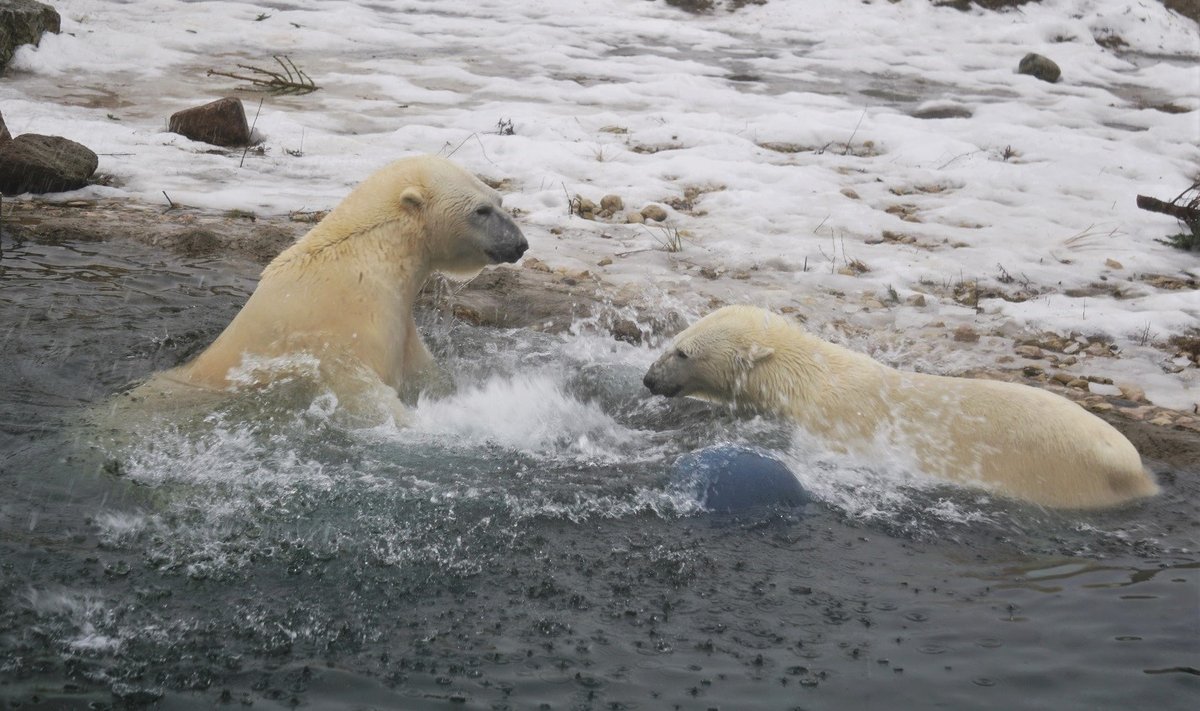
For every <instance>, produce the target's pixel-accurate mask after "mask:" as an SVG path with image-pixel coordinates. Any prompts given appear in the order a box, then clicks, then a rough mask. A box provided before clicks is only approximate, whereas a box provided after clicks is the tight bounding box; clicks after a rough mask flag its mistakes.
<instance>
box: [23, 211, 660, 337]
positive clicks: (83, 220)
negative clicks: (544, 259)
mask: <svg viewBox="0 0 1200 711" xmlns="http://www.w3.org/2000/svg"><path fill="white" fill-rule="evenodd" d="M310 222H311V221H310V220H307V219H303V220H296V219H294V218H293V217H292V216H255V217H254V219H253V220H250V219H246V218H245V216H244V215H231V214H229V213H224V214H216V213H211V212H206V211H201V210H190V209H184V208H176V209H166V208H164V207H155V206H146V205H141V204H138V203H135V202H131V201H128V200H73V201H70V202H66V203H53V202H43V201H40V200H5V201H4V203H3V212H2V213H0V228H3V230H4V231H5V232H7V233H9V234H11V235H12V236H13V237H14V238H16V239H30V240H37V241H39V242H56V241H62V242H67V241H71V242H108V241H114V240H131V241H134V242H139V243H142V244H147V245H150V246H153V247H158V248H161V249H165V250H169V251H171V252H174V253H176V254H179V255H180V256H181V257H183V258H198V257H205V256H211V255H216V254H222V255H229V256H236V257H242V258H245V259H248V260H250V261H252V262H255V263H257V264H263V265H265V264H266V263H267V262H269V261H271V260H272V259H274V258H275V256H276V255H277V254H279V253H280V252H281V251H283V250H284V249H285V248H287V247H288V246H289V245H290V244H292V243H293V242H295V241H296V240H297V239H298V238H299V237H300V236H302V235H303V234H304V233H305V232H307V231H308V230H309V229H310V228H311V227H312V225H311V224H309V223H310ZM636 297H637V295H636V294H629V293H625V292H621V291H618V290H616V289H614V288H612V287H611V286H609V285H606V284H604V283H603V282H601V281H600V280H599V279H597V278H596V277H595V276H593V275H591V274H590V273H588V272H568V271H562V270H560V271H553V270H550V269H549V268H547V267H545V266H544V265H542V264H541V263H540V262H539V261H537V260H532V261H530V262H529V267H528V268H525V267H520V266H512V267H510V266H500V267H493V268H491V269H487V270H484V271H483V272H482V273H481V274H480V275H479V276H477V277H476V278H474V279H472V280H470V281H467V282H465V283H458V282H452V281H450V280H447V279H444V278H441V277H435V278H433V279H430V281H429V283H428V284H427V285H426V287H425V289H424V290H423V291H422V293H421V297H420V301H419V305H420V306H422V307H425V308H432V309H436V310H438V311H440V312H442V313H443V314H446V315H449V316H453V317H454V318H457V319H459V320H462V321H465V322H467V323H471V324H474V325H479V326H494V327H497V328H528V329H532V330H537V331H545V332H551V333H558V332H562V331H565V330H567V329H568V328H570V327H571V325H572V324H573V323H575V322H576V321H577V320H579V319H591V322H592V323H593V324H594V325H595V327H596V328H597V329H599V330H603V331H607V332H609V333H611V334H612V335H613V337H614V338H619V339H621V340H634V339H635V338H636V339H637V340H641V339H642V338H646V339H650V338H651V337H652V336H654V335H655V334H657V333H660V332H670V333H674V332H675V331H678V330H680V329H681V328H682V322H681V321H680V320H679V317H678V316H677V315H675V314H671V313H668V314H665V315H664V314H661V313H658V312H657V311H655V312H651V310H650V309H649V308H647V307H646V306H645V305H644V304H641V303H639V302H638V301H637V298H636ZM631 318H632V319H633V320H632V321H631V320H630V319H631ZM630 323H636V324H637V328H636V330H637V331H638V333H639V334H640V335H638V336H636V337H635V336H634V334H633V331H631V329H630Z"/></svg>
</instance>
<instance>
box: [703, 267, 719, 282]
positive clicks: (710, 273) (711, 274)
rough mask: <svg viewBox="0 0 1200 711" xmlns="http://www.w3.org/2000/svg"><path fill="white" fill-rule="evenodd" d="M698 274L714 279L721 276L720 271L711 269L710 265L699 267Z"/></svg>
mask: <svg viewBox="0 0 1200 711" xmlns="http://www.w3.org/2000/svg"><path fill="white" fill-rule="evenodd" d="M700 276H702V277H704V278H705V279H716V278H717V277H719V276H721V272H719V271H717V270H716V269H713V268H712V267H700Z"/></svg>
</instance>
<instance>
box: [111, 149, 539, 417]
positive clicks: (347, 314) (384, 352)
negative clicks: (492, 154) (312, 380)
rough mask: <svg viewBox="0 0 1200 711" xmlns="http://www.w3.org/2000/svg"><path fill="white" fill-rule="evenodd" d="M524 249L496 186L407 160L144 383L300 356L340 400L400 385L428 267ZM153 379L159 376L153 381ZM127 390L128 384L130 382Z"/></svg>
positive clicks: (232, 375) (206, 385) (423, 160)
mask: <svg viewBox="0 0 1200 711" xmlns="http://www.w3.org/2000/svg"><path fill="white" fill-rule="evenodd" d="M527 248H528V244H527V243H526V241H525V237H524V236H523V235H522V234H521V230H520V229H518V227H517V225H516V224H515V223H514V222H513V220H512V218H511V217H509V215H508V214H507V213H506V212H505V211H504V209H502V208H501V206H500V196H499V195H498V194H497V193H496V191H495V190H492V189H491V188H489V187H487V186H486V185H484V184H483V183H482V182H480V181H479V180H478V179H476V178H475V177H474V176H473V175H471V174H470V173H468V172H466V171H465V170H463V169H462V168H459V167H458V166H456V165H454V164H453V163H451V162H450V161H447V160H445V159H442V158H438V157H434V156H423V157H414V158H406V159H403V160H399V161H396V162H394V163H392V164H391V165H388V166H387V167H385V168H383V169H381V170H379V171H378V172H376V173H375V174H374V175H372V176H370V177H369V178H367V179H366V180H365V181H363V182H362V183H361V184H360V185H359V186H358V187H357V188H355V189H354V190H353V191H352V192H351V193H350V194H349V195H348V196H346V198H345V199H344V200H342V202H341V203H340V204H339V205H338V206H337V207H336V208H334V209H333V211H332V212H330V213H329V214H328V215H327V216H326V217H325V218H324V219H323V220H321V222H320V223H318V224H317V225H316V226H315V227H313V228H312V230H310V231H309V232H308V233H307V234H305V235H304V236H303V237H301V238H300V239H299V240H298V241H297V242H296V243H295V244H293V245H292V246H291V247H289V248H288V249H286V250H284V251H283V252H282V253H281V254H280V255H279V256H278V257H276V258H275V259H274V260H273V261H272V262H271V263H270V264H268V265H267V267H266V269H264V270H263V273H262V279H261V281H260V282H259V284H258V287H257V288H256V289H255V291H254V293H253V294H252V295H251V296H250V299H249V300H248V301H247V302H246V305H245V306H244V307H243V308H242V310H241V311H240V312H239V313H238V314H237V316H235V317H234V319H233V321H232V322H231V323H230V324H229V325H228V326H227V327H226V328H225V330H224V331H223V332H222V333H221V335H220V336H218V337H217V339H216V341H214V342H213V343H212V345H210V346H209V347H208V348H207V349H206V350H205V351H204V352H202V353H201V354H200V355H199V356H197V357H196V358H195V359H194V360H192V361H191V362H189V363H186V364H184V365H182V366H180V367H178V368H175V369H173V370H170V371H167V372H166V373H163V374H161V375H160V376H159V378H157V379H156V381H157V382H156V381H151V383H150V385H157V386H158V387H157V391H158V392H160V393H167V394H168V395H169V396H172V397H173V396H174V394H176V393H177V391H178V390H179V388H178V387H176V388H174V389H172V388H164V387H162V386H163V385H164V384H174V385H176V386H178V385H185V386H196V387H198V388H201V389H204V390H208V391H219V390H229V389H233V388H236V387H238V386H240V385H247V384H249V385H261V384H263V381H264V380H270V379H271V378H272V377H276V376H278V373H273V372H272V368H271V367H266V368H258V369H255V368H254V367H253V366H254V364H263V363H265V364H268V366H270V364H272V363H276V364H278V363H279V362H280V361H286V360H287V359H288V358H289V357H291V356H296V355H298V354H303V355H304V356H312V357H314V358H316V359H317V361H318V362H319V375H320V377H321V379H322V380H323V381H324V382H325V384H326V385H328V386H329V387H331V388H332V390H333V392H334V393H335V394H337V395H338V396H339V398H340V399H345V400H353V399H354V398H356V397H358V396H360V395H362V394H363V392H365V391H367V390H369V389H370V387H371V383H369V382H367V381H371V380H374V382H375V383H378V382H382V383H383V384H385V385H387V386H390V387H391V388H393V389H399V388H400V386H401V385H402V384H403V383H404V381H405V379H406V378H409V377H410V376H412V375H413V374H415V373H417V372H419V371H420V370H422V369H423V368H425V367H427V366H428V365H430V363H431V362H432V358H431V356H430V354H429V351H428V350H427V349H426V348H425V344H424V343H423V342H422V341H421V337H420V335H419V334H418V333H417V328H416V323H415V322H414V321H413V316H412V306H413V302H414V301H415V299H416V296H417V292H418V291H419V290H420V288H421V286H422V284H423V283H424V282H425V279H426V277H427V276H428V275H429V274H430V272H433V271H440V272H446V273H451V274H473V273H475V272H478V271H479V270H480V269H482V268H483V267H484V266H486V265H488V264H496V263H500V262H515V261H516V260H517V259H518V258H520V256H521V255H522V254H523V253H524V252H525V250H526V249H527ZM164 381H166V382H165V383H164ZM135 394H136V391H135Z"/></svg>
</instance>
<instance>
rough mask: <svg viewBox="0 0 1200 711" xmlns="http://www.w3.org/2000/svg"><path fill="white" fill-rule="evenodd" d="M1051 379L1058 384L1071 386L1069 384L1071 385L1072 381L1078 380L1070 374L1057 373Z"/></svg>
mask: <svg viewBox="0 0 1200 711" xmlns="http://www.w3.org/2000/svg"><path fill="white" fill-rule="evenodd" d="M1050 377H1051V378H1052V379H1053V380H1054V381H1055V382H1057V383H1062V384H1063V385H1067V384H1069V383H1070V382H1071V381H1072V380H1075V379H1076V378H1075V376H1074V375H1071V374H1070V373H1055V374H1054V375H1051V376H1050Z"/></svg>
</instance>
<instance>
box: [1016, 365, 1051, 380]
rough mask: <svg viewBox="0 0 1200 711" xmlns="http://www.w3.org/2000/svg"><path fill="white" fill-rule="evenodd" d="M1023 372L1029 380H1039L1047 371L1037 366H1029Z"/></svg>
mask: <svg viewBox="0 0 1200 711" xmlns="http://www.w3.org/2000/svg"><path fill="white" fill-rule="evenodd" d="M1021 372H1022V373H1024V374H1025V376H1026V377H1029V378H1038V377H1041V376H1043V375H1045V374H1046V371H1045V370H1042V368H1041V367H1040V366H1037V365H1027V366H1025V367H1024V368H1022V369H1021Z"/></svg>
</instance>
